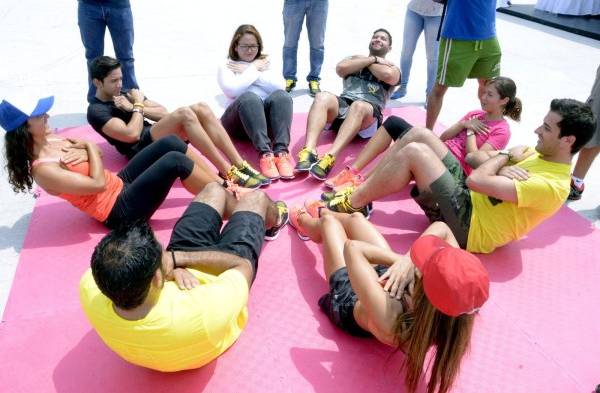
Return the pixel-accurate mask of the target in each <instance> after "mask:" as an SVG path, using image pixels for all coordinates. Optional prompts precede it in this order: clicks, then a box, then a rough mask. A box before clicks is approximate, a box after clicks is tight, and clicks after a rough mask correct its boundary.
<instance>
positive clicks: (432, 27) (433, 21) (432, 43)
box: [400, 9, 442, 96]
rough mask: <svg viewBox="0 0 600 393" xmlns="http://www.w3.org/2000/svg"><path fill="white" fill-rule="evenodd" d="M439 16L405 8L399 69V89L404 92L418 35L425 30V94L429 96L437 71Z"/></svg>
mask: <svg viewBox="0 0 600 393" xmlns="http://www.w3.org/2000/svg"><path fill="white" fill-rule="evenodd" d="M441 18H442V17H441V16H422V15H419V14H417V13H416V12H413V11H411V10H409V9H406V17H405V19H404V35H403V41H402V53H401V55H400V71H401V73H402V78H401V79H402V80H401V82H400V90H401V91H402V90H404V92H406V86H407V85H408V78H409V76H410V67H411V66H412V57H413V54H414V53H415V48H416V46H417V41H418V40H419V36H420V35H421V32H422V31H425V52H426V56H427V89H426V93H427V96H429V92H430V91H431V89H432V87H433V84H434V83H435V77H436V72H437V62H438V48H439V45H438V42H437V40H436V37H437V32H438V27H439V25H440V20H441Z"/></svg>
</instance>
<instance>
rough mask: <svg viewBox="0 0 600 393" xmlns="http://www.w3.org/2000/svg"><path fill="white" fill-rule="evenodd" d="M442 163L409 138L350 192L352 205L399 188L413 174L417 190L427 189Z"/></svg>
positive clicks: (360, 204)
mask: <svg viewBox="0 0 600 393" xmlns="http://www.w3.org/2000/svg"><path fill="white" fill-rule="evenodd" d="M445 171H446V167H445V166H444V164H443V163H442V161H441V160H440V158H439V157H438V156H437V155H436V153H435V152H434V151H433V150H432V149H431V148H430V147H429V146H427V145H425V144H423V143H418V142H413V143H410V144H408V145H406V146H404V147H403V148H402V149H400V150H399V151H397V152H395V154H394V156H393V158H392V159H390V160H388V161H387V162H385V163H384V164H383V165H378V168H377V171H375V172H374V173H373V175H372V176H370V177H369V178H368V179H367V180H366V181H365V182H364V183H363V184H361V185H360V186H359V187H358V188H357V189H356V190H355V191H354V192H353V193H352V195H351V196H350V204H351V205H352V206H354V207H361V206H365V205H366V204H367V203H369V202H371V201H374V200H377V199H380V198H383V197H385V196H387V195H390V194H393V193H395V192H398V191H400V190H401V189H403V188H404V187H405V186H406V185H407V184H408V183H409V182H410V180H411V179H412V178H413V177H414V179H415V182H416V183H417V187H418V188H419V190H420V191H430V189H429V186H430V185H431V183H433V182H434V181H435V180H437V179H438V178H439V177H440V176H441V175H442V174H443V173H444V172H445Z"/></svg>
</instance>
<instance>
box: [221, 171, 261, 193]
mask: <svg viewBox="0 0 600 393" xmlns="http://www.w3.org/2000/svg"><path fill="white" fill-rule="evenodd" d="M227 179H228V180H230V181H232V182H233V183H235V184H237V185H238V186H240V187H244V188H250V189H255V188H258V187H260V186H261V183H260V181H259V180H258V179H256V178H254V177H252V176H248V175H247V174H245V173H243V172H242V171H240V170H239V169H238V168H237V167H236V166H235V165H232V166H231V168H230V169H229V171H228V172H227Z"/></svg>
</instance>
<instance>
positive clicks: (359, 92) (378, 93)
mask: <svg viewBox="0 0 600 393" xmlns="http://www.w3.org/2000/svg"><path fill="white" fill-rule="evenodd" d="M392 89H393V86H392V85H389V84H387V83H385V82H383V81H380V80H379V79H377V77H376V76H375V75H373V74H372V73H371V71H370V70H369V68H367V67H365V68H363V69H362V70H360V71H358V72H355V73H354V74H350V75H348V76H347V77H346V78H344V90H343V91H342V94H340V97H342V98H347V99H350V100H352V101H357V100H361V101H367V102H369V103H370V104H372V105H373V106H375V107H376V108H378V109H379V112H381V111H382V110H383V107H384V106H385V103H386V102H387V100H388V98H389V97H390V92H391V90H392Z"/></svg>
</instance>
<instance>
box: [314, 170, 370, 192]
mask: <svg viewBox="0 0 600 393" xmlns="http://www.w3.org/2000/svg"><path fill="white" fill-rule="evenodd" d="M364 181H365V179H364V178H363V177H362V175H361V174H360V172H359V171H357V170H356V169H354V168H352V167H349V166H347V167H345V168H344V170H343V171H341V172H340V173H338V174H337V175H335V176H334V177H332V178H330V179H327V180H325V183H324V184H325V187H328V188H332V189H333V188H346V187H348V186H355V187H356V186H358V185H359V184H361V183H363V182H364ZM341 186H344V187H341Z"/></svg>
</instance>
